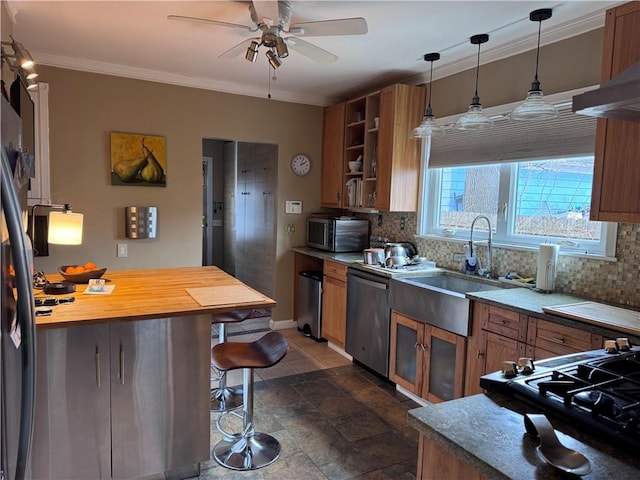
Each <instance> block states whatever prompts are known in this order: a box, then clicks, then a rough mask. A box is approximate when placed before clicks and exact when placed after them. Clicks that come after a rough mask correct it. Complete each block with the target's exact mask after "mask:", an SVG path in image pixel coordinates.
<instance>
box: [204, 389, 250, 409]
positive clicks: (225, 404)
mask: <svg viewBox="0 0 640 480" xmlns="http://www.w3.org/2000/svg"><path fill="white" fill-rule="evenodd" d="M240 406H242V389H241V388H232V387H224V388H214V389H212V390H211V411H212V412H225V411H227V410H233V409H234V408H238V407H240Z"/></svg>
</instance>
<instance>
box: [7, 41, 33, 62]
mask: <svg viewBox="0 0 640 480" xmlns="http://www.w3.org/2000/svg"><path fill="white" fill-rule="evenodd" d="M11 40H13V37H12V38H11ZM11 47H12V48H13V51H14V52H15V55H16V60H18V64H19V65H20V67H21V68H25V69H29V68H32V67H33V66H34V65H35V62H34V61H33V58H32V57H31V54H30V53H29V51H28V50H27V49H26V48H24V47H23V46H22V44H21V43H20V42H16V41H15V40H13V42H12V44H11Z"/></svg>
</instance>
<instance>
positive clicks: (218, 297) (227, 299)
mask: <svg viewBox="0 0 640 480" xmlns="http://www.w3.org/2000/svg"><path fill="white" fill-rule="evenodd" d="M186 290H187V293H188V294H189V295H191V296H192V297H193V299H194V300H195V301H196V302H198V303H199V304H200V305H202V306H203V307H207V306H211V305H234V304H243V303H255V302H262V301H264V300H265V297H264V295H260V294H259V293H257V292H255V291H254V290H251V289H250V288H247V287H245V286H244V285H220V286H216V287H198V288H187V289H186Z"/></svg>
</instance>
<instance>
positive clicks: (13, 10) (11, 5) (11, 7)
mask: <svg viewBox="0 0 640 480" xmlns="http://www.w3.org/2000/svg"><path fill="white" fill-rule="evenodd" d="M2 3H4V5H5V7H6V9H7V13H8V14H9V20H11V23H12V24H13V25H15V24H16V23H18V22H16V15H17V14H18V8H17V7H16V6H15V2H12V1H9V0H2Z"/></svg>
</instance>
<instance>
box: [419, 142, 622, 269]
mask: <svg viewBox="0 0 640 480" xmlns="http://www.w3.org/2000/svg"><path fill="white" fill-rule="evenodd" d="M424 153H426V152H424ZM537 160H545V159H542V158H541V159H537ZM549 160H553V159H549ZM517 163H525V162H512V163H502V162H500V163H499V166H500V183H499V185H500V186H499V194H498V206H499V208H498V218H499V220H498V221H497V222H496V225H492V226H493V228H494V229H495V232H494V233H493V234H492V244H493V245H494V246H499V247H504V248H512V249H521V250H536V251H537V250H538V248H539V245H540V244H541V243H545V242H551V243H557V244H559V245H560V254H561V255H570V256H585V257H589V258H597V259H600V260H609V261H615V260H616V258H615V249H616V238H617V223H614V222H601V224H602V225H601V228H602V230H601V236H600V238H601V239H600V241H598V242H595V241H590V240H578V239H576V242H578V245H577V246H573V245H571V243H572V240H568V239H564V238H560V237H544V238H543V237H535V236H527V235H515V234H512V233H510V232H512V231H513V222H514V216H515V208H516V201H515V195H516V194H517V192H516V188H515V183H516V182H517V175H516V174H515V173H516V166H515V165H516V164H517ZM424 165H425V163H423V167H422V179H423V185H424V186H425V188H422V190H421V196H420V199H419V200H420V201H419V206H418V232H417V237H419V238H428V239H440V240H447V241H452V240H453V241H464V242H468V241H469V238H470V234H471V231H470V228H469V229H457V230H455V231H453V232H452V231H447V230H448V229H443V228H440V227H438V226H437V225H438V224H439V221H438V220H439V214H440V193H441V188H442V171H443V169H444V168H454V167H458V166H462V165H456V166H451V167H443V168H434V169H428V170H427V169H426V168H424ZM486 165H492V164H474V165H470V167H481V166H486ZM505 203H506V207H505ZM500 206H502V210H503V211H504V213H506V218H503V219H500V217H504V214H503V213H501V212H500V210H501V208H500ZM487 239H488V234H487V232H486V231H483V230H474V242H475V241H481V240H487Z"/></svg>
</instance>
